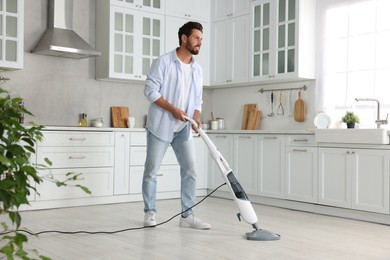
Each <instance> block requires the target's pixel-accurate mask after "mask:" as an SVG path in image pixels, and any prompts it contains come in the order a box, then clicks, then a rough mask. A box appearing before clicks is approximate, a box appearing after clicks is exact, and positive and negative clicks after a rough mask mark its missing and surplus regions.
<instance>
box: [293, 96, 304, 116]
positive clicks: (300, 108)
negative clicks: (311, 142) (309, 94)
mask: <svg viewBox="0 0 390 260" xmlns="http://www.w3.org/2000/svg"><path fill="white" fill-rule="evenodd" d="M305 115H306V104H305V102H304V101H303V100H302V99H301V91H299V92H298V100H297V101H295V106H294V120H295V121H297V122H303V121H305Z"/></svg>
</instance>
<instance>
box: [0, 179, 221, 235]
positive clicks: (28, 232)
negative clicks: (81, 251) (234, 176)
mask: <svg viewBox="0 0 390 260" xmlns="http://www.w3.org/2000/svg"><path fill="white" fill-rule="evenodd" d="M224 185H226V183H223V184H221V185H219V186H218V187H217V188H215V189H214V190H213V191H212V192H210V193H209V194H207V195H206V196H205V197H204V198H203V199H201V200H200V201H198V202H197V203H195V205H194V206H192V207H190V208H188V209H186V210H184V211H182V212H180V213H177V214H176V215H174V216H173V217H171V218H169V219H168V220H165V221H163V222H161V223H158V224H156V225H154V226H147V227H144V226H142V227H134V228H126V229H120V230H114V231H86V230H79V231H61V230H44V231H40V232H36V233H34V232H31V231H29V230H26V229H16V230H10V231H7V232H3V233H0V235H1V236H2V235H7V234H10V233H16V232H20V233H21V232H22V233H26V234H29V235H32V236H39V235H42V234H48V233H57V234H66V235H75V234H88V235H98V234H105V235H107V234H108V235H110V234H117V233H121V232H126V231H131V230H140V229H146V228H154V227H158V226H161V225H164V224H166V223H168V222H169V221H171V220H172V219H174V218H176V217H177V216H179V215H181V214H183V213H184V212H186V211H188V210H190V209H192V208H194V207H196V206H197V205H199V204H200V203H202V202H203V201H204V200H205V199H207V198H208V197H210V196H211V195H212V194H213V193H214V192H216V191H217V190H218V189H219V188H221V187H222V186H224Z"/></svg>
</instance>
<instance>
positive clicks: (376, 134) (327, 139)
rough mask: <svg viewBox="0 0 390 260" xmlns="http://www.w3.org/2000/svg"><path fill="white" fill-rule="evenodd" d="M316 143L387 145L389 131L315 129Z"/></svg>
mask: <svg viewBox="0 0 390 260" xmlns="http://www.w3.org/2000/svg"><path fill="white" fill-rule="evenodd" d="M315 138H316V142H318V143H346V144H389V131H388V130H386V129H378V128H372V129H371V128H364V129H359V128H350V129H345V128H343V129H338V128H337V129H336V128H334V129H331V128H327V129H315Z"/></svg>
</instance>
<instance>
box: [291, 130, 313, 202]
mask: <svg viewBox="0 0 390 260" xmlns="http://www.w3.org/2000/svg"><path fill="white" fill-rule="evenodd" d="M317 154H318V148H317V147H316V143H315V140H314V135H310V136H309V135H288V136H286V199H290V200H295V201H302V202H311V203H317V201H318V200H317V187H318V181H317V157H318V155H317Z"/></svg>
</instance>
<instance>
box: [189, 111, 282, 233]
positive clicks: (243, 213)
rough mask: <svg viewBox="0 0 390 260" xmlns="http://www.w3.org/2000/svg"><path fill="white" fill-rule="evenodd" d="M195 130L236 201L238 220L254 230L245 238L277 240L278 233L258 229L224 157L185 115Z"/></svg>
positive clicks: (253, 214) (253, 215)
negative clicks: (243, 221) (242, 220)
mask: <svg viewBox="0 0 390 260" xmlns="http://www.w3.org/2000/svg"><path fill="white" fill-rule="evenodd" d="M186 120H188V121H189V122H190V123H191V124H192V125H193V126H194V127H195V128H196V129H197V130H198V133H199V135H200V136H201V138H202V139H203V141H204V142H205V143H206V145H207V147H208V149H209V151H210V153H211V156H212V157H213V159H214V161H215V162H216V163H217V165H218V168H219V169H220V170H221V173H222V175H223V177H224V179H225V181H226V184H227V185H228V187H229V190H230V192H231V193H232V194H233V197H234V200H235V201H236V203H237V205H238V208H239V211H240V212H239V213H238V214H237V217H238V220H239V221H241V218H242V219H244V220H245V221H246V222H247V223H248V224H250V225H252V227H253V228H254V230H253V231H252V232H248V233H246V238H247V239H248V240H258V241H272V240H279V239H280V235H278V234H275V233H272V232H270V231H267V230H264V229H259V227H258V225H257V215H256V213H255V211H254V209H253V207H252V204H251V202H250V201H249V198H248V196H247V195H246V193H245V191H244V189H243V188H242V187H241V185H240V183H239V182H238V180H237V179H236V177H235V176H234V174H233V171H232V170H231V169H230V167H229V165H228V163H227V162H226V160H225V158H223V156H222V154H221V153H220V152H219V151H218V149H217V147H216V146H215V145H214V143H213V142H212V141H211V140H210V138H209V137H208V136H207V135H206V133H205V132H204V131H203V130H202V129H201V128H198V124H197V123H196V122H195V121H194V120H193V119H192V118H189V117H186Z"/></svg>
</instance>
